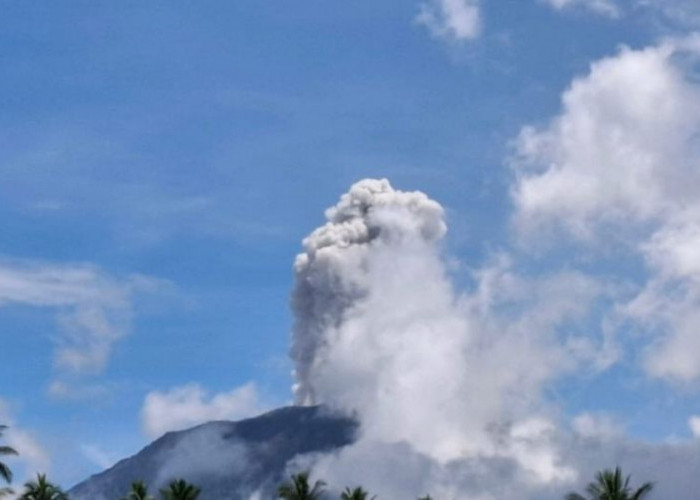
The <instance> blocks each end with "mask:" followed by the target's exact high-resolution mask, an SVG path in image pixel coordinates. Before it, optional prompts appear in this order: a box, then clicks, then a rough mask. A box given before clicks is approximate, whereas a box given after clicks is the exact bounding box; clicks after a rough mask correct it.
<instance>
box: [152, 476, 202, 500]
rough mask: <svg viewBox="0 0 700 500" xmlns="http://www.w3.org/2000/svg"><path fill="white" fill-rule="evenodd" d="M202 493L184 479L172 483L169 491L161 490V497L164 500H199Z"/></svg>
mask: <svg viewBox="0 0 700 500" xmlns="http://www.w3.org/2000/svg"><path fill="white" fill-rule="evenodd" d="M201 491H202V490H200V489H199V488H198V487H197V486H195V485H193V484H190V483H188V482H187V481H185V480H184V479H178V480H176V481H173V482H172V483H170V485H168V488H167V489H164V490H160V495H161V497H162V498H163V500H197V497H199V494H200V493H201Z"/></svg>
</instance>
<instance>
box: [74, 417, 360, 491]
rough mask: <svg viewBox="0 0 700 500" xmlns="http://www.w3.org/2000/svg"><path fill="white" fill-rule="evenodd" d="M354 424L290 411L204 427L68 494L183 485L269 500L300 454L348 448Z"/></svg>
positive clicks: (175, 435) (160, 442)
mask: <svg viewBox="0 0 700 500" xmlns="http://www.w3.org/2000/svg"><path fill="white" fill-rule="evenodd" d="M356 431H357V424H356V423H355V422H354V421H353V420H351V419H349V418H347V417H343V416H339V415H337V414H332V413H331V412H329V411H328V410H327V409H325V408H323V407H319V406H315V407H300V406H294V407H287V408H281V409H278V410H274V411H272V412H269V413H266V414H264V415H261V416H259V417H255V418H251V419H247V420H242V421H240V422H209V423H206V424H203V425H200V426H198V427H194V428H192V429H188V430H185V431H179V432H169V433H167V434H165V435H164V436H162V437H161V438H159V439H157V440H156V441H154V442H153V443H151V444H150V445H148V446H147V447H145V448H144V449H143V450H141V451H140V452H139V453H137V454H136V455H134V456H133V457H130V458H127V459H124V460H122V461H120V462H119V463H117V464H116V465H115V466H114V467H112V468H111V469H108V470H106V471H104V472H102V473H100V474H96V475H94V476H92V477H91V478H89V479H87V480H86V481H84V482H82V483H80V484H78V485H76V486H75V487H73V488H72V489H71V490H70V491H69V494H70V498H71V499H72V500H116V499H118V498H120V497H122V496H124V495H125V494H126V492H127V491H128V489H129V486H130V484H131V482H133V481H134V480H136V479H141V480H143V481H145V482H146V483H147V484H148V485H149V487H150V489H151V491H152V492H153V493H155V492H156V491H157V488H160V487H163V486H164V485H166V484H167V483H168V482H169V481H170V480H171V479H174V478H184V479H186V480H188V481H190V482H193V483H196V484H197V485H199V486H200V487H201V488H202V495H201V496H200V499H201V500H224V499H232V500H233V499H235V500H239V499H240V500H243V499H245V500H247V499H248V498H249V497H250V495H251V494H253V493H254V492H260V493H261V496H262V498H271V497H272V496H273V495H272V492H273V491H274V489H275V488H276V486H277V485H278V484H279V482H280V481H282V480H283V479H284V477H283V475H284V472H285V467H286V465H287V463H288V462H289V461H290V460H292V459H293V458H295V457H298V456H299V455H304V454H308V453H315V452H329V451H333V450H336V449H339V448H340V447H342V446H345V445H347V444H350V443H351V442H352V441H353V440H354V438H355V433H356Z"/></svg>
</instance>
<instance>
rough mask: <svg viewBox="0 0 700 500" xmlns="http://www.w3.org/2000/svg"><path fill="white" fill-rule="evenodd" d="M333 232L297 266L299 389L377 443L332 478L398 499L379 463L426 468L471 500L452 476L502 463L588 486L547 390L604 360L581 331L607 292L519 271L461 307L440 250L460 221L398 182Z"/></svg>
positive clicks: (543, 478) (527, 477)
mask: <svg viewBox="0 0 700 500" xmlns="http://www.w3.org/2000/svg"><path fill="white" fill-rule="evenodd" d="M326 218H327V220H328V222H327V223H326V224H325V225H324V226H322V227H320V228H318V229H316V230H315V231H314V232H312V233H311V235H310V236H309V237H308V238H306V239H305V240H304V250H305V251H304V252H303V253H302V254H300V255H299V256H298V257H297V259H296V262H295V273H296V287H295V290H294V293H293V300H292V305H293V309H294V313H295V316H296V323H295V327H294V332H293V342H292V350H291V355H292V358H293V360H294V362H295V367H296V370H295V377H296V385H295V388H294V391H295V395H296V398H297V402H298V403H299V404H315V403H324V404H326V405H330V406H333V407H337V408H341V409H343V410H346V411H349V412H352V413H354V414H355V415H357V417H358V418H359V420H360V422H361V425H362V437H361V439H360V441H359V442H358V443H357V444H356V445H354V446H352V447H350V448H348V449H346V450H344V451H343V452H341V453H340V454H339V455H336V456H334V457H325V458H324V459H323V460H322V462H321V463H319V464H317V470H318V471H319V472H321V473H323V474H325V477H326V478H328V479H334V478H335V479H337V480H338V481H343V480H349V477H347V475H344V473H343V471H348V473H349V471H353V470H357V467H359V466H360V464H361V463H363V462H364V463H365V464H374V465H372V467H374V468H375V473H374V474H369V475H368V476H367V478H365V479H368V480H370V481H371V478H372V477H373V475H374V476H377V475H379V476H381V480H377V481H376V483H373V484H374V486H375V488H376V491H377V492H383V493H384V495H385V496H386V495H388V496H389V497H391V496H392V495H396V494H398V493H397V492H400V491H401V489H397V488H398V483H400V482H401V479H400V478H401V477H403V474H394V473H390V472H388V471H386V470H383V472H382V470H381V468H380V466H379V465H378V464H377V463H376V460H375V459H372V460H370V459H369V457H370V456H373V457H375V458H376V457H383V458H382V463H390V462H393V463H395V467H397V468H401V467H402V466H401V465H400V464H402V463H403V461H407V462H406V463H405V466H406V467H408V468H406V469H404V470H405V471H410V470H411V464H413V466H416V467H418V468H419V469H421V470H424V471H425V474H423V475H421V476H420V477H419V476H418V475H416V476H414V477H413V482H417V483H416V484H415V486H416V487H418V486H421V487H423V486H424V487H426V488H431V491H432V492H433V493H438V492H443V493H445V495H449V496H450V497H455V496H456V497H459V498H467V497H464V496H460V495H463V494H460V493H457V492H458V491H467V490H464V488H463V486H464V485H463V484H462V481H461V480H460V481H457V482H454V481H453V479H455V478H454V477H453V474H451V473H449V472H448V471H449V470H450V467H453V468H454V467H455V466H454V465H450V464H455V463H457V462H458V463H461V464H464V463H469V464H470V465H469V467H470V471H471V472H470V473H469V475H470V476H474V475H475V474H476V472H474V470H472V468H473V466H474V464H475V463H476V464H478V465H477V466H476V467H477V469H478V468H479V467H482V466H484V464H487V463H488V464H491V465H493V464H497V465H498V466H502V465H503V464H507V467H511V468H512V467H514V468H515V469H514V472H513V474H514V475H515V476H518V477H519V478H520V479H521V481H522V482H524V483H527V482H532V483H533V484H550V483H556V482H566V481H570V480H572V479H574V478H575V471H574V470H573V469H572V468H571V467H569V466H567V464H565V463H564V462H563V461H562V460H561V459H560V456H559V451H558V449H557V447H556V445H555V441H554V439H553V437H552V436H553V435H554V423H553V422H551V421H550V420H549V419H548V418H545V417H543V416H542V415H543V414H544V413H543V412H544V410H545V408H544V404H543V401H542V397H541V391H542V388H543V387H544V385H545V384H546V382H547V381H549V380H551V379H552V378H553V377H554V376H556V375H559V374H561V373H563V372H566V371H567V370H570V369H573V368H574V367H575V366H576V363H581V362H591V363H592V364H594V362H595V361H598V357H599V356H598V355H601V354H602V353H603V352H604V349H602V348H599V346H598V345H597V344H596V343H595V342H592V341H591V337H590V336H589V337H587V342H588V343H587V344H586V343H585V342H583V341H581V338H579V337H578V336H577V333H576V331H575V328H573V327H572V323H573V321H574V320H576V319H577V318H581V317H584V316H585V315H586V314H587V313H588V312H589V307H590V306H591V304H592V303H593V302H594V301H595V300H596V299H597V298H599V297H601V296H602V295H604V294H605V293H607V292H606V290H605V288H604V287H602V286H601V285H599V284H598V283H596V282H594V281H593V280H590V279H588V278H586V277H585V276H583V275H580V274H578V273H575V272H567V273H562V274H559V275H552V276H548V277H545V278H538V279H530V278H526V277H523V276H518V275H517V274H515V273H514V272H512V270H511V268H510V262H509V260H508V259H507V258H505V257H503V258H499V259H496V260H495V262H494V263H493V264H491V265H489V266H487V267H486V268H485V269H483V270H482V271H480V272H479V273H476V274H475V275H474V281H475V286H474V289H473V290H471V291H470V292H469V293H466V294H458V293H456V292H455V290H454V288H453V286H452V283H451V280H450V277H449V275H448V273H447V271H446V266H445V260H444V258H443V255H442V250H441V246H440V240H441V238H442V237H443V236H444V234H445V233H446V224H445V221H444V210H443V209H442V207H441V206H440V205H439V204H438V203H436V202H435V201H432V200H430V199H429V198H428V197H427V196H426V195H425V194H423V193H419V192H402V191H397V190H394V189H393V188H392V187H391V185H390V184H389V182H388V181H387V180H363V181H361V182H358V183H357V184H355V185H354V186H352V187H351V189H350V191H349V192H348V193H347V194H345V195H343V196H342V197H341V199H340V201H339V203H338V204H337V205H336V206H335V207H333V208H330V209H329V210H328V211H327V212H326ZM544 304H546V307H544ZM495 311H499V313H498V314H495ZM563 326H568V327H570V328H569V329H568V330H567V332H568V333H567V335H566V336H562V335H560V334H559V331H560V329H562V328H561V327H563ZM584 344H585V345H586V346H587V347H586V348H585V349H582V348H581V346H582V345H584ZM600 344H601V345H602V344H603V341H602V340H601V342H600ZM573 346H576V348H574V347H573ZM582 353H583V354H582ZM397 460H398V463H397ZM423 463H427V464H429V466H427V467H424V466H423V465H420V466H418V465H416V464H423ZM491 465H489V467H490V466H491ZM460 467H461V466H460ZM430 471H432V472H430ZM477 475H478V474H477ZM421 478H423V479H421ZM359 479H362V478H359ZM363 480H364V479H363ZM455 481H456V479H455ZM419 492H420V491H414V493H415V494H417V493H419ZM468 498H478V496H469V497H468ZM484 498H486V497H484Z"/></svg>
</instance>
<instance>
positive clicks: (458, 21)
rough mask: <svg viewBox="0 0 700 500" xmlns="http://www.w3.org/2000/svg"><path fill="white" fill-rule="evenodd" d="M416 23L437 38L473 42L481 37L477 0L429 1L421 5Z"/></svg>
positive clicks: (480, 21) (479, 9)
mask: <svg viewBox="0 0 700 500" xmlns="http://www.w3.org/2000/svg"><path fill="white" fill-rule="evenodd" d="M416 22H417V23H419V24H423V25H425V26H426V27H427V28H428V30H430V32H431V34H432V35H433V36H435V37H437V38H445V39H448V40H457V41H460V40H473V39H475V38H478V37H479V35H481V30H482V19H481V8H480V5H479V1H478V0H429V1H427V2H425V3H423V4H421V6H420V12H419V14H418V16H417V17H416Z"/></svg>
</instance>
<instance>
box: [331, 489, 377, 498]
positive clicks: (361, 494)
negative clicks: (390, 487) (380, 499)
mask: <svg viewBox="0 0 700 500" xmlns="http://www.w3.org/2000/svg"><path fill="white" fill-rule="evenodd" d="M368 496H369V493H367V492H366V491H365V490H363V489H362V488H360V487H359V486H358V487H357V488H355V489H354V490H351V489H350V488H345V491H344V492H342V493H341V494H340V500H367V497H368ZM375 498H377V497H376V496H375V497H372V498H371V499H369V500H374V499H375Z"/></svg>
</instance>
